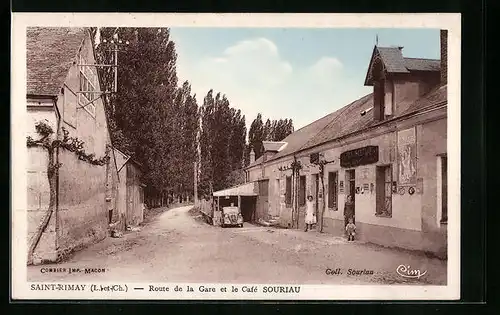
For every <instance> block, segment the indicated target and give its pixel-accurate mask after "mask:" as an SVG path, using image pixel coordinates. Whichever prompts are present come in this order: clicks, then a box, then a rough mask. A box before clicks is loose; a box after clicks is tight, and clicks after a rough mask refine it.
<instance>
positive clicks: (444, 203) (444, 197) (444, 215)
mask: <svg viewBox="0 0 500 315" xmlns="http://www.w3.org/2000/svg"><path fill="white" fill-rule="evenodd" d="M440 159H441V220H440V223H441V224H446V223H448V158H447V157H446V155H443V156H440Z"/></svg>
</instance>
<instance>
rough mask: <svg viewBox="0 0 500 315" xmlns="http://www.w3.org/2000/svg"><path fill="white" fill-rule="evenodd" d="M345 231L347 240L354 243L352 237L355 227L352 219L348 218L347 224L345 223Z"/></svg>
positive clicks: (354, 233)
mask: <svg viewBox="0 0 500 315" xmlns="http://www.w3.org/2000/svg"><path fill="white" fill-rule="evenodd" d="M345 230H346V232H347V240H348V241H354V235H356V225H354V223H353V219H352V218H349V223H347V225H346V227H345Z"/></svg>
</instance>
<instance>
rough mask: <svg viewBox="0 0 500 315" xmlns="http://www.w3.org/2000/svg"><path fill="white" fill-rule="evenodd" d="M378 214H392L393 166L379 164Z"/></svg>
mask: <svg viewBox="0 0 500 315" xmlns="http://www.w3.org/2000/svg"><path fill="white" fill-rule="evenodd" d="M376 181H377V201H376V215H377V216H384V217H391V216H392V166H391V165H386V166H377V178H376Z"/></svg>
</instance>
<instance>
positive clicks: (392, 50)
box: [365, 46, 441, 85]
mask: <svg viewBox="0 0 500 315" xmlns="http://www.w3.org/2000/svg"><path fill="white" fill-rule="evenodd" d="M401 49H402V47H401V48H400V47H378V46H375V47H374V48H373V53H372V59H371V60H370V64H369V66H368V71H367V74H366V79H365V85H372V83H373V82H372V78H371V71H372V70H371V67H372V64H373V61H374V60H375V59H376V57H377V56H380V59H381V60H382V63H383V64H384V67H385V71H386V72H387V73H410V72H411V71H439V70H440V69H441V61H440V60H439V59H424V58H408V57H403V52H402V51H401Z"/></svg>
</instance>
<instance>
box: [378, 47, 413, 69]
mask: <svg viewBox="0 0 500 315" xmlns="http://www.w3.org/2000/svg"><path fill="white" fill-rule="evenodd" d="M377 51H378V53H379V54H380V58H382V61H383V62H384V66H385V69H386V71H387V72H389V73H408V72H409V71H408V69H407V68H406V66H405V60H404V58H403V53H402V52H401V49H399V48H398V47H377Z"/></svg>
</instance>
